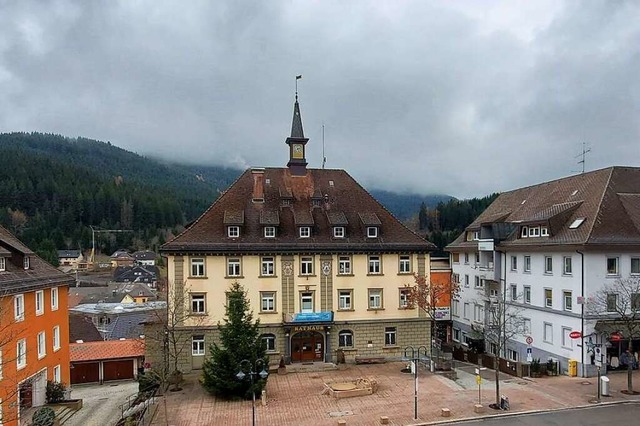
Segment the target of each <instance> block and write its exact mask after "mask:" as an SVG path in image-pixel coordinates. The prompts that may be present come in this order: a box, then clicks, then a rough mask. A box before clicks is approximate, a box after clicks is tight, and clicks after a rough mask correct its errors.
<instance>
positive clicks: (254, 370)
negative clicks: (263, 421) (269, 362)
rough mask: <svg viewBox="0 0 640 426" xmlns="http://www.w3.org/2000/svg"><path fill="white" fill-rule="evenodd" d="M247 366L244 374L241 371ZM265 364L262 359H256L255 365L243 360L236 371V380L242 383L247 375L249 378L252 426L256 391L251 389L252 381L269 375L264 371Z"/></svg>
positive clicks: (254, 415) (254, 421)
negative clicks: (257, 377)
mask: <svg viewBox="0 0 640 426" xmlns="http://www.w3.org/2000/svg"><path fill="white" fill-rule="evenodd" d="M247 366H248V370H249V371H247V372H246V373H245V372H244V371H243V370H246V369H247V368H246V367H247ZM265 366H266V365H265V362H264V360H262V359H257V360H256V362H255V364H252V363H251V361H249V360H248V359H243V360H242V361H240V371H238V374H236V377H237V378H238V380H240V381H242V380H244V379H245V377H247V375H248V376H249V378H250V379H251V395H252V397H253V404H252V406H251V414H252V419H253V422H252V424H253V426H256V390H255V388H254V387H253V381H254V377H255V376H260V378H261V379H262V380H264V379H266V378H267V376H268V375H269V372H268V371H267V370H266V369H265ZM243 367H245V368H243ZM260 369H262V370H261V371H260V372H258V370H260Z"/></svg>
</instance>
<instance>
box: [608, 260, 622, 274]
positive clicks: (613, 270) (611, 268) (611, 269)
mask: <svg viewBox="0 0 640 426" xmlns="http://www.w3.org/2000/svg"><path fill="white" fill-rule="evenodd" d="M619 261H620V259H619V258H617V257H607V275H618V273H619V269H618V263H619Z"/></svg>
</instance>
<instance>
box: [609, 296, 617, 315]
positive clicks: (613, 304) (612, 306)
mask: <svg viewBox="0 0 640 426" xmlns="http://www.w3.org/2000/svg"><path fill="white" fill-rule="evenodd" d="M617 310H618V294H617V293H608V294H607V312H616V311H617Z"/></svg>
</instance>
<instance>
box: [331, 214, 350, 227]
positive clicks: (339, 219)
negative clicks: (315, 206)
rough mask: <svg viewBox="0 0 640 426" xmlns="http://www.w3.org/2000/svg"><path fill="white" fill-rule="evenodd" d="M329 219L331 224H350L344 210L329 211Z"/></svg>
mask: <svg viewBox="0 0 640 426" xmlns="http://www.w3.org/2000/svg"><path fill="white" fill-rule="evenodd" d="M327 219H328V220H329V223H330V224H331V225H348V224H349V221H348V220H347V216H345V214H344V212H336V211H328V212H327Z"/></svg>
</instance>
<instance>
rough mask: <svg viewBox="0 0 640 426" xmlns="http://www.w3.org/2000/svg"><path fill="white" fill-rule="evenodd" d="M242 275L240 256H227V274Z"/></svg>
mask: <svg viewBox="0 0 640 426" xmlns="http://www.w3.org/2000/svg"><path fill="white" fill-rule="evenodd" d="M241 275H242V268H241V263H240V258H239V257H229V258H227V276H228V277H239V276H241Z"/></svg>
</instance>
